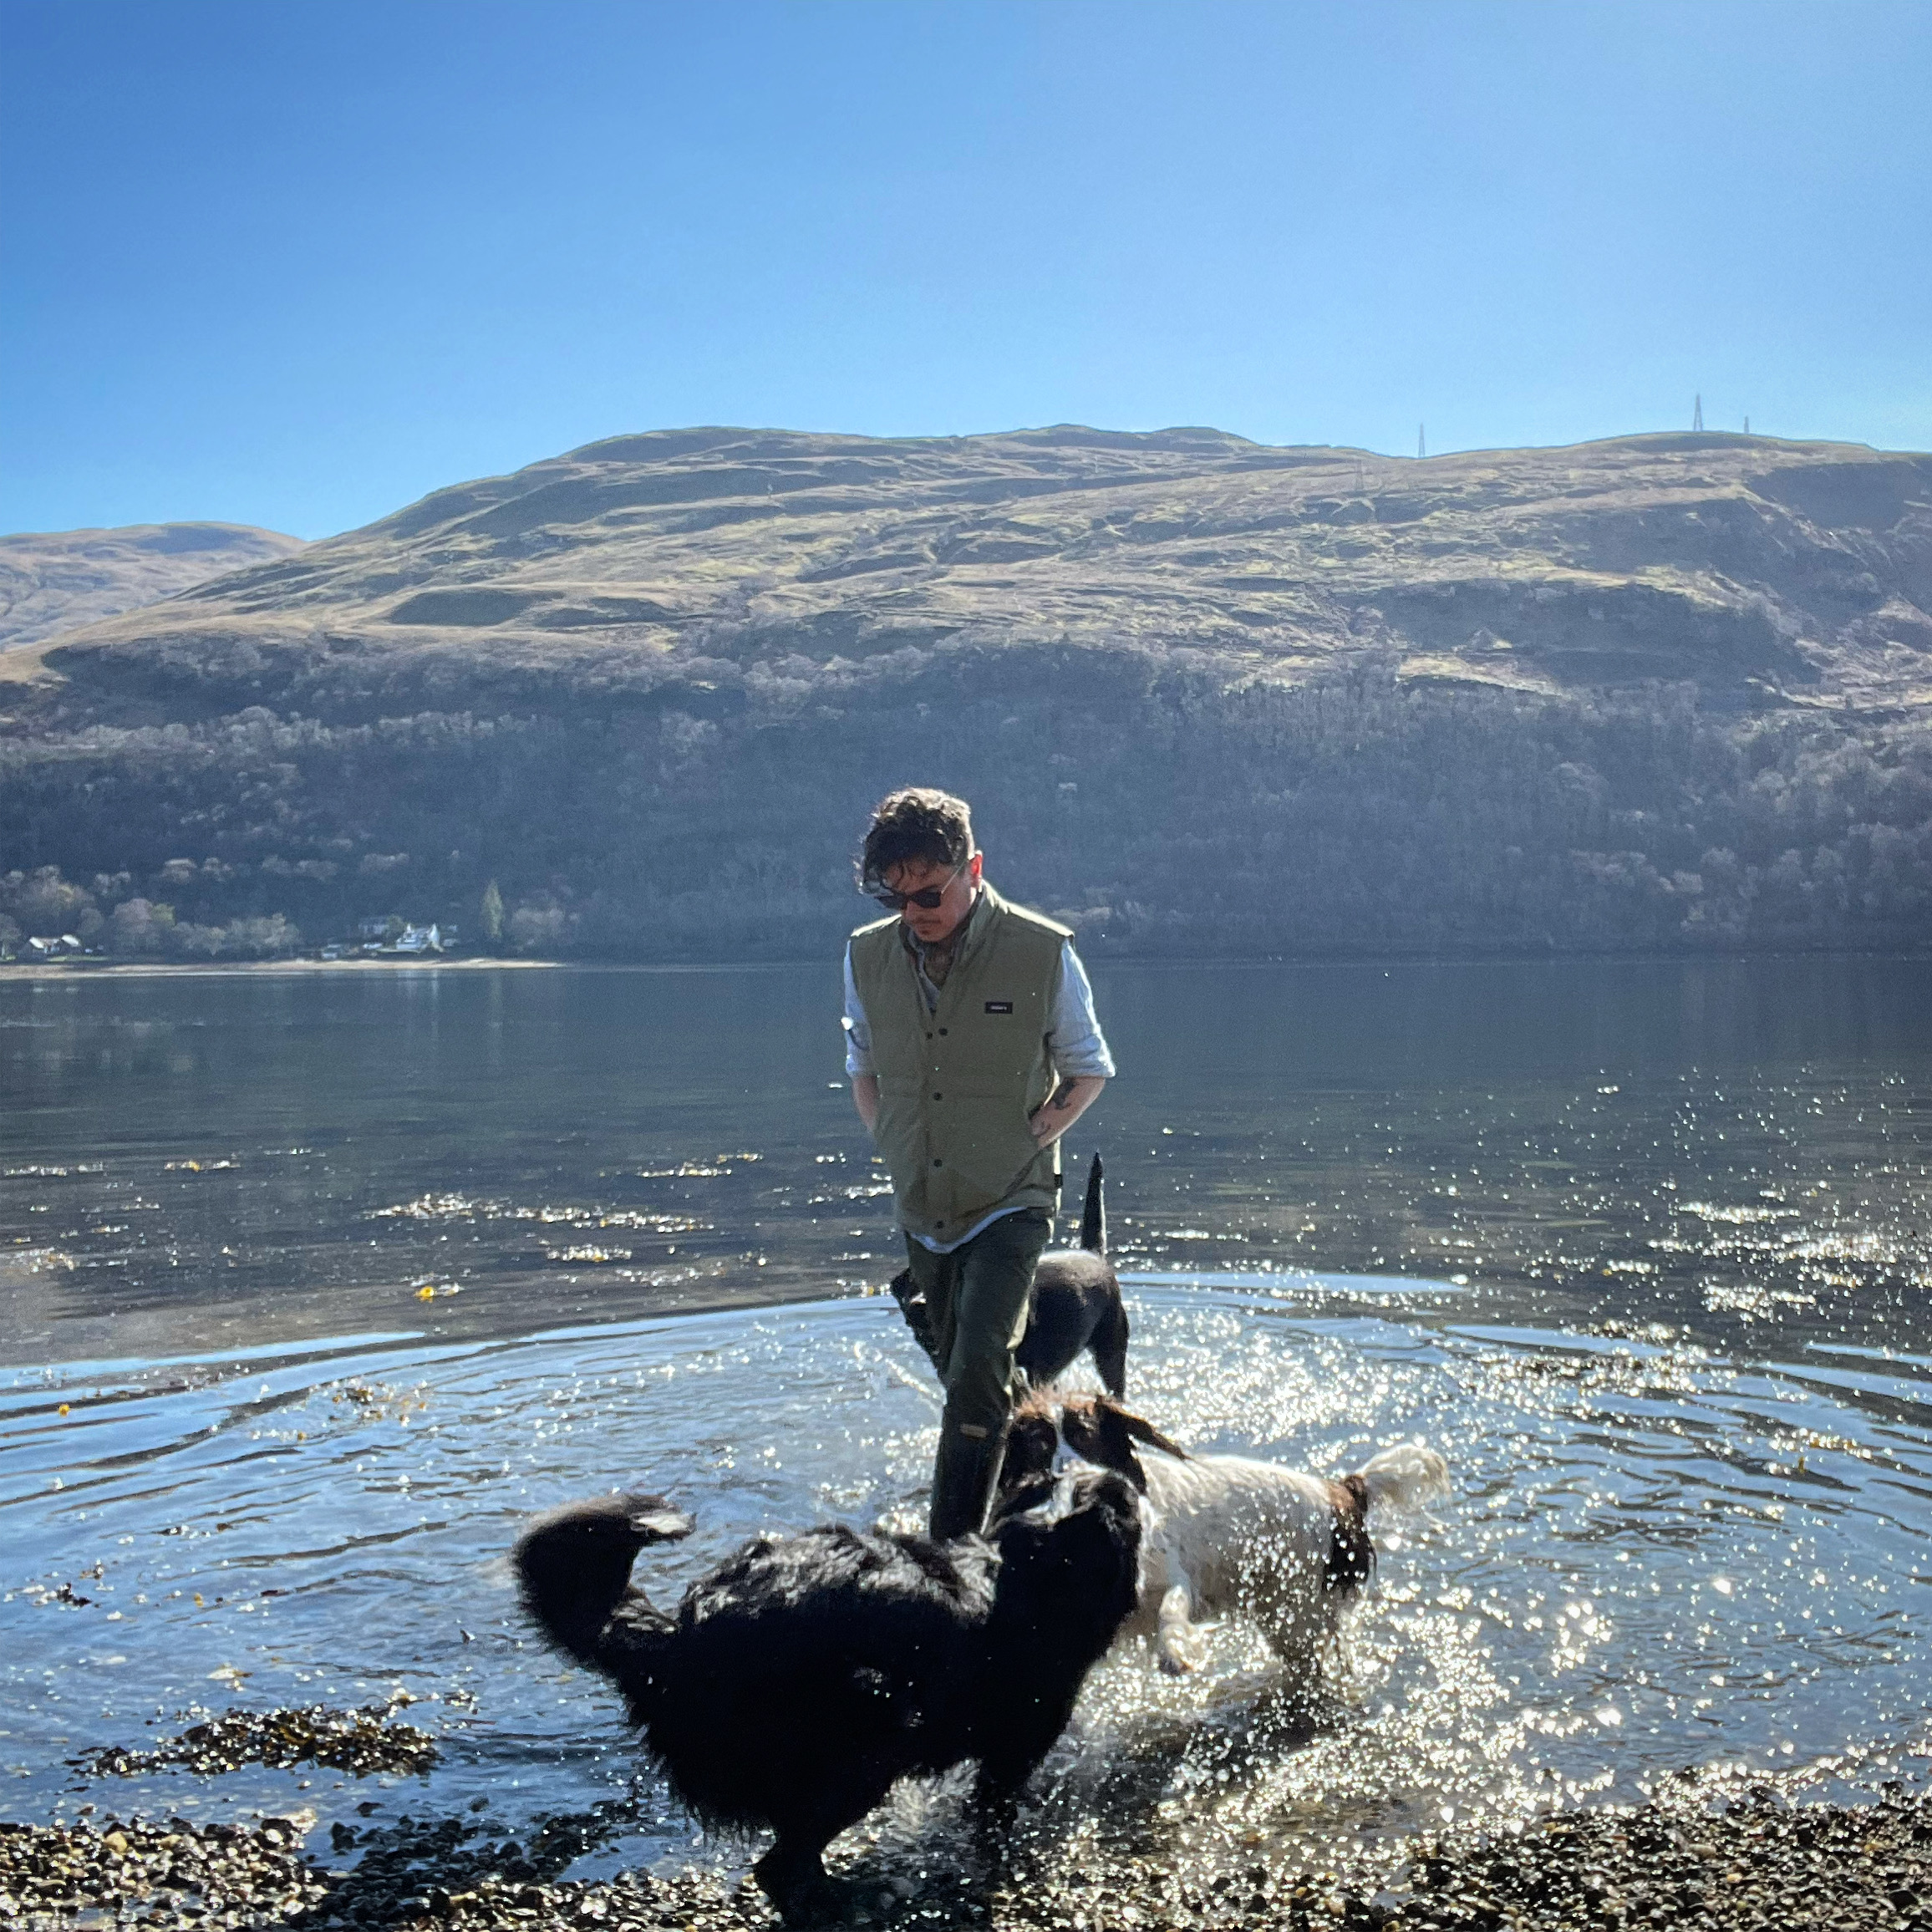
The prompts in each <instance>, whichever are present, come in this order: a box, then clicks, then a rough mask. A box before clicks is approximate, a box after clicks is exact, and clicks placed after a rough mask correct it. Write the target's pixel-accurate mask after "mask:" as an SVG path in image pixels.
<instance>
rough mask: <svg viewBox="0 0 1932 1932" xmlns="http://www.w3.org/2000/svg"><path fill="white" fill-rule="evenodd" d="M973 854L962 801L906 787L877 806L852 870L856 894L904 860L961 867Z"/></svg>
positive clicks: (970, 820) (967, 811) (970, 818)
mask: <svg viewBox="0 0 1932 1932" xmlns="http://www.w3.org/2000/svg"><path fill="white" fill-rule="evenodd" d="M975 849H976V847H974V843H973V808H972V807H971V806H969V805H968V804H967V802H966V801H965V800H964V799H963V798H955V797H953V795H952V793H951V792H949V791H933V790H932V789H931V788H930V787H929V786H922V785H909V786H906V787H904V788H903V789H902V791H892V792H888V793H887V795H886V796H884V797H883V798H882V799H881V800H880V801H879V802H878V805H877V807H876V808H875V809H874V811H873V812H872V824H871V825H870V826H867V829H866V842H865V843H864V845H862V847H860V848H859V856H858V860H857V864H856V865H855V867H853V869H854V871H856V872H857V874H858V882H859V890H860V891H861V892H869V891H871V890H872V887H874V886H876V885H877V884H878V883H879V882H880V881H881V880H882V879H883V878H884V877H885V876H886V874H887V872H890V871H892V868H893V867H895V866H902V865H904V864H905V863H906V862H908V860H911V859H925V860H927V861H928V862H929V863H931V864H933V865H936V866H963V865H964V864H965V862H967V860H968V859H969V858H971V857H972V856H973V854H974V851H975Z"/></svg>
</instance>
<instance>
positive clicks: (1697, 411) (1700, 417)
mask: <svg viewBox="0 0 1932 1932" xmlns="http://www.w3.org/2000/svg"><path fill="white" fill-rule="evenodd" d="M1703 427H1704V397H1703V394H1702V393H1701V392H1700V393H1699V394H1698V397H1697V400H1696V403H1695V404H1692V405H1691V428H1692V429H1693V430H1701V429H1702V428H1703Z"/></svg>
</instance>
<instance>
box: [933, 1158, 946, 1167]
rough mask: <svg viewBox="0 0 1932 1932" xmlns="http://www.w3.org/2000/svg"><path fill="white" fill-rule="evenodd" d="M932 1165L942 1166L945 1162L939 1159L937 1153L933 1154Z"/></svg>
mask: <svg viewBox="0 0 1932 1932" xmlns="http://www.w3.org/2000/svg"><path fill="white" fill-rule="evenodd" d="M945 1165H946V1163H945V1162H943V1161H942V1160H940V1159H939V1158H938V1156H937V1155H935V1156H934V1157H933V1166H934V1167H944V1166H945Z"/></svg>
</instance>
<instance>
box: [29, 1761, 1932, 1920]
mask: <svg viewBox="0 0 1932 1932" xmlns="http://www.w3.org/2000/svg"><path fill="white" fill-rule="evenodd" d="M1929 1823H1932V1807H1928V1806H1927V1805H1926V1804H1925V1803H1924V1802H1923V1801H1922V1800H1921V1799H1920V1798H1919V1797H1913V1796H1909V1795H1907V1794H1904V1793H1894V1794H1889V1795H1888V1796H1887V1797H1886V1798H1885V1799H1884V1802H1880V1803H1878V1804H1875V1805H1871V1806H1863V1807H1833V1806H1826V1805H1804V1806H1799V1807H1791V1806H1787V1805H1786V1804H1784V1803H1783V1802H1782V1801H1768V1800H1767V1801H1747V1802H1736V1803H1732V1804H1731V1805H1729V1806H1728V1807H1726V1808H1725V1809H1723V1810H1721V1811H1720V1812H1718V1813H1716V1814H1715V1815H1711V1814H1707V1813H1702V1812H1699V1813H1696V1814H1695V1815H1694V1816H1686V1815H1685V1814H1684V1813H1681V1812H1678V1813H1672V1812H1670V1811H1668V1810H1665V1809H1664V1808H1663V1807H1659V1806H1650V1807H1645V1808H1643V1809H1640V1810H1637V1811H1634V1812H1627V1811H1619V1812H1597V1813H1574V1814H1569V1815H1568V1816H1566V1817H1564V1818H1560V1819H1556V1820H1552V1821H1548V1822H1547V1823H1543V1824H1541V1825H1539V1826H1537V1827H1533V1828H1529V1829H1527V1830H1525V1831H1523V1832H1522V1833H1518V1834H1516V1835H1513V1836H1511V1837H1509V1838H1506V1839H1503V1840H1493V1839H1492V1840H1485V1839H1482V1838H1476V1837H1457V1836H1454V1835H1450V1836H1445V1837H1442V1838H1436V1839H1434V1840H1431V1841H1429V1842H1427V1843H1423V1844H1420V1845H1417V1846H1416V1847H1414V1848H1412V1851H1413V1854H1414V1855H1413V1857H1412V1858H1411V1863H1410V1865H1409V1868H1408V1870H1407V1872H1406V1874H1405V1875H1404V1877H1403V1878H1402V1879H1401V1884H1400V1887H1399V1888H1398V1887H1397V1886H1395V1885H1391V1884H1390V1882H1389V1879H1388V1878H1387V1876H1386V1874H1384V1875H1383V1876H1381V1877H1380V1878H1377V1877H1375V1876H1373V1875H1370V1874H1362V1875H1360V1877H1359V1878H1357V1877H1354V1876H1351V1875H1350V1874H1346V1873H1337V1872H1323V1873H1319V1874H1296V1873H1294V1872H1292V1871H1279V1872H1264V1871H1263V1870H1262V1868H1258V1867H1257V1868H1253V1869H1252V1870H1250V1871H1248V1872H1244V1873H1243V1874H1242V1875H1241V1876H1240V1877H1239V1878H1238V1879H1235V1878H1230V1879H1228V1880H1227V1882H1226V1883H1223V1880H1222V1878H1221V1877H1219V1876H1216V1877H1208V1876H1207V1875H1205V1874H1202V1875H1198V1876H1197V1875H1196V1874H1184V1873H1177V1872H1174V1871H1171V1870H1168V1869H1166V1868H1162V1866H1161V1865H1159V1864H1158V1863H1156V1862H1153V1861H1150V1860H1146V1859H1144V1858H1128V1857H1122V1856H1119V1855H1109V1854H1106V1853H1096V1851H1095V1850H1094V1848H1091V1847H1084V1848H1082V1850H1081V1852H1080V1856H1079V1858H1078V1859H1077V1861H1073V1862H1070V1864H1061V1863H1058V1862H1056V1858H1055V1853H1053V1851H1052V1849H1051V1848H1042V1849H1040V1850H1037V1851H1032V1850H1030V1851H1027V1852H1025V1853H1023V1854H1021V1855H1019V1856H1018V1857H1016V1858H1015V1859H1014V1863H1013V1866H1012V1868H1011V1869H1009V1871H1008V1872H1007V1873H1006V1874H1004V1876H1003V1877H1002V1878H1001V1879H999V1880H998V1881H996V1882H991V1883H983V1882H977V1881H975V1880H974V1879H971V1878H970V1877H969V1876H968V1875H967V1874H960V1873H950V1872H948V1873H935V1872H922V1873H921V1874H920V1875H919V1878H918V1880H917V1881H915V1880H913V1879H910V1878H908V1877H906V1876H904V1875H902V1874H892V1873H890V1872H882V1871H879V1870H878V1869H877V1867H875V1866H872V1865H870V1864H868V1863H867V1862H866V1861H865V1860H864V1859H863V1858H862V1859H861V1860H860V1862H859V1864H858V1867H857V1873H856V1874H854V1875H858V1876H862V1877H863V1878H865V1879H867V1880H874V1879H876V1881H877V1882H876V1883H867V1884H865V1885H863V1886H862V1888H861V1889H862V1892H863V1894H864V1898H865V1903H864V1905H863V1907H862V1912H863V1919H861V1918H860V1916H859V1913H858V1911H857V1910H855V1912H854V1914H853V1916H852V1919H850V1920H849V1921H848V1922H849V1923H852V1924H859V1923H871V1924H877V1925H880V1926H893V1927H898V1928H902V1929H904V1932H911V1929H913V1928H923V1927H928V1926H932V1927H940V1926H946V1927H951V1926H961V1925H973V1926H984V1927H987V1928H989V1932H996V1929H998V1928H1001V1927H1011V1928H1014V1929H1015V1932H1020V1929H1024V1932H1049V1929H1051V1932H1098V1928H1100V1927H1102V1926H1105V1927H1107V1928H1110V1929H1114V1928H1119V1929H1126V1928H1131V1927H1152V1926H1162V1927H1172V1928H1175V1929H1176V1932H1191V1929H1192V1928H1195V1927H1201V1928H1212V1929H1213V1932H1250V1929H1253V1932H1270V1929H1274V1928H1279V1929H1280V1932H1309V1929H1310V1928H1317V1927H1320V1926H1324V1925H1335V1926H1341V1927H1361V1928H1365V1929H1377V1928H1379V1929H1380V1932H1410V1929H1411V1928H1413V1929H1415V1932H1428V1929H1431V1928H1441V1929H1442V1932H1449V1929H1450V1928H1473V1929H1477V1932H1492V1929H1498V1932H1499V1929H1501V1928H1503V1927H1518V1926H1521V1927H1526V1928H1528V1927H1534V1928H1537V1929H1538V1932H1541V1929H1543V1928H1550V1929H1552V1932H1572V1929H1583V1928H1591V1929H1595V1928H1603V1927H1611V1926H1621V1927H1626V1928H1637V1927H1644V1926H1651V1925H1665V1926H1673V1927H1685V1928H1710V1929H1712V1932H1746V1929H1748V1928H1755V1927H1758V1926H1770V1925H1777V1926H1780V1927H1783V1926H1805V1927H1810V1926H1820V1927H1833V1928H1837V1927H1843V1928H1845V1929H1846V1932H1850V1929H1851V1928H1853V1927H1858V1928H1860V1929H1861V1932H1863V1929H1865V1928H1892V1927H1904V1928H1906V1929H1908V1932H1914V1929H1916V1928H1919V1927H1932V1914H1928V1912H1927V1910H1926V1908H1925V1907H1924V1905H1923V1904H1921V1901H1924V1900H1928V1899H1932V1830H1929V1829H1928V1824H1929ZM1693 1832H1694V1833H1695V1838H1693V1837H1692V1836H1691V1833H1693ZM595 1835H596V1834H595V1833H594V1832H592V1831H588V1830H587V1828H585V1827H584V1826H583V1825H582V1823H581V1821H579V1822H576V1823H572V1821H566V1820H556V1821H552V1822H551V1823H549V1824H547V1825H546V1826H545V1827H544V1828H542V1829H541V1830H540V1831H538V1832H536V1833H532V1834H531V1840H530V1843H529V1845H528V1847H527V1848H526V1847H524V1846H522V1845H520V1844H516V1843H511V1842H509V1841H505V1842H503V1843H496V1844H492V1843H489V1842H488V1841H487V1840H486V1838H484V1836H483V1834H482V1833H480V1831H479V1830H478V1829H477V1828H475V1827H474V1826H471V1825H470V1824H468V1823H466V1822H464V1821H459V1820H454V1819H445V1820H419V1821H414V1822H411V1823H407V1824H406V1825H403V1824H399V1826H397V1827H395V1828H390V1829H389V1830H388V1831H386V1832H384V1833H373V1832H371V1833H357V1834H355V1841H356V1842H355V1848H356V1850H357V1851H358V1852H359V1853H360V1862H359V1863H358V1864H357V1865H356V1866H355V1868H354V1869H353V1870H346V1871H345V1870H336V1869H330V1868H328V1867H327V1866H325V1865H324V1864H323V1863H321V1862H320V1861H319V1859H318V1858H316V1857H314V1856H313V1855H311V1854H310V1853H308V1852H307V1851H305V1849H304V1848H303V1842H302V1841H303V1827H302V1826H301V1825H300V1824H299V1823H297V1822H296V1821H293V1820H287V1819H271V1820H267V1821H265V1822H264V1823H262V1825H261V1827H260V1828H257V1829H255V1830H252V1831H242V1830H238V1829H236V1828H235V1827H232V1826H226V1825H214V1826H201V1827H196V1826H190V1825H185V1824H183V1823H180V1821H165V1822H163V1823H142V1822H138V1821H137V1822H127V1821H117V1820H113V1819H105V1820H103V1821H101V1822H100V1823H99V1827H98V1828H96V1827H94V1826H87V1825H75V1826H66V1827H51V1826H24V1825H8V1824H0V1924H4V1925H6V1926H7V1927H8V1928H11V1927H13V1926H15V1925H18V1926H19V1927H21V1928H22V1929H23V1932H43V1929H45V1932H52V1929H53V1928H54V1927H59V1928H62V1929H63V1932H69V1929H72V1928H75V1927H78V1926H84V1925H90V1924H96V1923H99V1924H105V1923H107V1922H108V1919H109V1917H113V1916H117V1915H118V1917H119V1920H120V1921H121V1922H123V1923H133V1924H141V1925H145V1926H152V1927H157V1928H166V1929H179V1928H184V1927H188V1926H197V1925H198V1926H204V1927H206V1926H213V1925H221V1926H223V1927H227V1926H234V1927H236V1928H249V1929H252V1932H268V1929H270V1928H277V1927H286V1928H289V1929H290V1932H330V1929H334V1932H350V1929H352V1928H369V1929H372V1932H388V1929H389V1928H398V1929H404V1932H486V1929H491V1928H494V1929H497V1932H503V1929H506V1928H512V1927H515V1928H522V1927H544V1928H548V1927H553V1926H554V1927H578V1928H582V1927H585V1926H598V1927H603V1928H608V1929H610V1932H660V1929H669V1928H683V1929H684V1932H753V1929H757V1932H768V1929H769V1928H770V1927H771V1926H772V1925H773V1924H775V1920H774V1918H773V1914H771V1912H770V1909H769V1908H768V1907H767V1906H766V1904H765V1902H764V1900H763V1899H762V1898H761V1897H760V1895H759V1894H758V1893H757V1892H756V1890H755V1889H754V1888H752V1887H751V1886H750V1885H749V1884H744V1883H741V1882H735V1881H732V1880H730V1879H725V1878H723V1877H720V1876H719V1875H717V1874H714V1873H710V1872H704V1871H688V1872H682V1873H679V1872H670V1873H628V1874H624V1875H623V1876H622V1877H620V1878H618V1879H611V1880H599V1881H597V1882H593V1883H577V1882H572V1881H569V1880H566V1879H563V1878H562V1872H563V1871H564V1870H565V1869H566V1868H567V1866H568V1865H569V1864H570V1863H571V1862H572V1860H573V1859H574V1858H575V1857H576V1856H577V1853H578V1852H579V1851H580V1850H581V1849H582V1848H585V1846H586V1845H587V1843H589V1842H591V1841H592V1839H593V1838H594V1837H595ZM116 1840H118V1841H119V1843H118V1844H117V1843H114V1841H116ZM347 1849H348V1847H347V1846H345V1845H344V1843H343V1838H342V1835H341V1834H337V1835H336V1836H335V1837H334V1841H333V1847H332V1851H333V1856H335V1857H337V1858H340V1857H341V1856H342V1855H343V1852H344V1851H345V1850H347ZM1820 1853H1823V1856H1822V1857H1821V1856H1820V1855H1819V1854H1820ZM1257 1874H1259V1876H1257ZM1732 1874H1735V1875H1736V1879H1737V1882H1736V1883H1731V1884H1726V1883H1724V1882H1722V1881H1723V1880H1724V1879H1726V1878H1727V1877H1730V1876H1731V1875H1732Z"/></svg>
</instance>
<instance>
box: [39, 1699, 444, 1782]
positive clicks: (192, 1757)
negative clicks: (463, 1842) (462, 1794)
mask: <svg viewBox="0 0 1932 1932" xmlns="http://www.w3.org/2000/svg"><path fill="white" fill-rule="evenodd" d="M389 1711H390V1707H389V1706H382V1705H377V1706H369V1707H367V1708H365V1709H363V1710H359V1711H338V1710H334V1709H332V1708H331V1707H330V1706H328V1705H324V1704H312V1705H309V1706H306V1707H303V1708H300V1709H295V1710H278V1711H228V1712H227V1713H226V1715H224V1716H220V1717H212V1718H210V1719H208V1720H207V1721H206V1722H205V1723H201V1724H193V1725H191V1726H189V1727H188V1728H187V1729H186V1731H183V1732H182V1733H181V1734H180V1736H179V1737H165V1738H162V1739H161V1740H160V1741H159V1742H158V1743H156V1744H155V1745H154V1746H151V1747H150V1748H148V1749H145V1750H130V1749H126V1748H125V1747H123V1746H119V1745H110V1746H107V1747H105V1748H104V1749H102V1750H98V1751H91V1752H86V1753H84V1755H82V1756H81V1757H77V1758H75V1759H74V1760H73V1761H72V1762H73V1763H74V1767H75V1768H76V1769H77V1770H79V1771H81V1772H85V1773H86V1774H87V1775H89V1777H140V1776H143V1775H145V1773H146V1772H151V1771H160V1770H165V1769H168V1768H170V1767H180V1768H181V1769H183V1770H186V1771H191V1772H200V1773H201V1774H202V1775H204V1776H206V1775H208V1774H211V1773H214V1772H224V1771H234V1770H237V1769H239V1768H240V1767H242V1765H245V1764H262V1765H267V1766H270V1767H281V1766H286V1765H293V1764H314V1765H319V1766H323V1767H327V1768H328V1769H330V1770H333V1771H347V1772H353V1773H354V1774H355V1776H357V1777H367V1776H369V1774H370V1773H372V1772H404V1773H414V1772H425V1771H427V1770H428V1769H429V1768H430V1766H431V1765H433V1764H434V1763H435V1761H436V1741H435V1738H434V1737H432V1736H430V1733H429V1732H428V1731H422V1730H419V1729H418V1728H417V1726H414V1725H413V1724H401V1723H398V1722H396V1721H394V1719H393V1718H392V1717H391V1716H390V1715H389Z"/></svg>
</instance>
